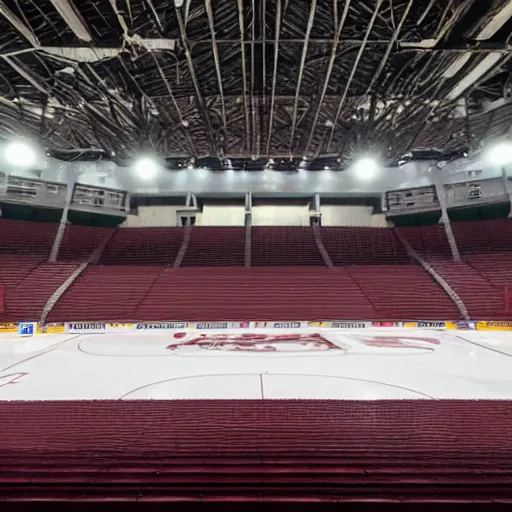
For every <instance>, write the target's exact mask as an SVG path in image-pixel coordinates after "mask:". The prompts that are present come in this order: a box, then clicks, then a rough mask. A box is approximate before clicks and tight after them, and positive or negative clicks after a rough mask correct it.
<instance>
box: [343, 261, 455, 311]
mask: <svg viewBox="0 0 512 512" xmlns="http://www.w3.org/2000/svg"><path fill="white" fill-rule="evenodd" d="M347 272H348V273H349V274H350V275H351V276H352V277H353V279H354V281H355V282H356V283H357V284H358V285H359V286H360V287H361V289H362V290H363V292H364V293H365V294H366V296H367V297H368V298H369V299H370V300H371V302H372V304H373V306H374V308H375V311H376V312H377V316H378V317H379V318H380V319H383V320H386V319H387V320H391V319H396V320H408V319H423V320H452V319H453V320H456V319H458V318H459V317H460V312H459V310H458V309H457V307H456V305H455V304H454V303H453V301H452V300H451V299H450V298H449V297H448V295H447V294H446V293H445V291H444V290H443V289H442V288H441V287H440V286H439V285H438V284H437V283H436V282H435V281H434V279H432V277H431V276H430V275H429V274H428V273H427V272H425V271H424V270H423V268H422V267H420V266H419V265H375V266H370V265H366V266H354V267H348V268H347ZM413 297H414V300H411V299H412V298H413Z"/></svg>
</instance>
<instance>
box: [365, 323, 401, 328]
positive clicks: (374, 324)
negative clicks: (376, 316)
mask: <svg viewBox="0 0 512 512" xmlns="http://www.w3.org/2000/svg"><path fill="white" fill-rule="evenodd" d="M372 327H379V328H381V327H382V328H386V327H403V323H402V322H372Z"/></svg>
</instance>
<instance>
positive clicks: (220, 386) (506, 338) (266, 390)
mask: <svg viewBox="0 0 512 512" xmlns="http://www.w3.org/2000/svg"><path fill="white" fill-rule="evenodd" d="M240 332H241V331H240V330H238V331H222V332H221V334H223V333H234V334H239V333H240ZM251 332H254V331H251ZM256 332H261V333H265V334H277V335H283V334H290V333H293V331H292V330H289V331H284V330H281V329H280V330H276V331H271V330H270V329H266V330H264V329H262V330H259V331H256ZM296 332H299V331H296ZM300 332H301V333H307V332H311V333H321V334H322V336H324V338H325V339H327V340H328V341H329V342H330V346H331V349H330V350H323V349H315V347H314V345H303V346H298V347H297V348H296V350H295V349H294V345H293V343H288V344H287V343H283V344H281V345H280V349H281V350H282V351H268V352H266V351H263V352H257V351H239V350H238V351H236V350H227V349H226V348H225V347H224V348H222V347H221V346H220V345H214V346H213V347H208V348H204V347H203V348H198V347H197V346H185V347H181V346H180V347H179V348H178V349H177V350H170V349H169V348H167V347H168V346H169V345H170V344H173V343H174V344H176V343H178V344H180V343H183V342H186V341H187V340H191V339H192V338H195V337H197V336H198V332H197V331H194V332H187V334H186V336H185V337H184V338H182V339H180V340H178V341H177V340H176V339H175V338H174V337H173V334H172V333H168V332H166V333H164V332H156V333H139V332H135V333H128V334H125V333H122V334H117V333H116V334H103V335H71V334H65V335H64V334H61V335H45V336H38V337H34V338H19V337H17V336H7V335H1V336H0V400H64V399H70V400H80V399H127V400H129V399H178V398H205V399H208V398H210V399H213V398H221V399H228V398H252V399H258V398H318V399H360V400H377V399H406V398H420V399H432V398H434V399H436V398H452V399H457V398H458V399H461V398H463V399H509V398H512V333H507V332H486V333H484V332H470V331H447V332H442V331H426V330H419V329H409V330H405V329H400V330H394V329H378V330H372V329H364V330H354V331H347V330H344V331H341V330H330V329H314V328H312V329H309V330H301V331H300ZM202 333H203V334H207V335H215V334H219V332H218V331H207V332H206V331H202ZM393 338H395V339H396V338H400V342H399V344H398V345H400V346H396V345H397V343H395V342H393ZM425 338H426V339H425ZM375 345H384V346H375ZM386 345H392V346H386ZM393 345H395V346H393ZM305 346H306V347H307V348H304V347H305ZM262 347H263V349H265V348H266V345H265V344H264V343H263V344H262ZM311 347H313V348H311ZM332 347H334V349H333V348H332ZM336 347H338V348H336Z"/></svg>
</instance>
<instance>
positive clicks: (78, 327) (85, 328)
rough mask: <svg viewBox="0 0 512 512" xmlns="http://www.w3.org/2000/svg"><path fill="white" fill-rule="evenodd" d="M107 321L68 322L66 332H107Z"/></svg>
mask: <svg viewBox="0 0 512 512" xmlns="http://www.w3.org/2000/svg"><path fill="white" fill-rule="evenodd" d="M106 330H107V324H106V323H99V322H96V323H95V322H69V323H66V332H68V333H70V334H105V332H106Z"/></svg>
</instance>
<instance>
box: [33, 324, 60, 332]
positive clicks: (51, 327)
mask: <svg viewBox="0 0 512 512" xmlns="http://www.w3.org/2000/svg"><path fill="white" fill-rule="evenodd" d="M39 332H41V333H42V334H62V333H65V332H66V324H64V323H51V324H46V325H44V326H43V327H42V329H41V330H40V331H39V329H38V333H39Z"/></svg>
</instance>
